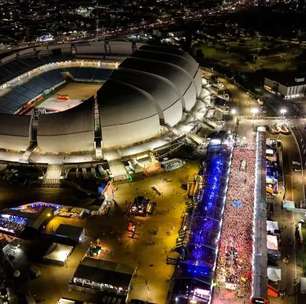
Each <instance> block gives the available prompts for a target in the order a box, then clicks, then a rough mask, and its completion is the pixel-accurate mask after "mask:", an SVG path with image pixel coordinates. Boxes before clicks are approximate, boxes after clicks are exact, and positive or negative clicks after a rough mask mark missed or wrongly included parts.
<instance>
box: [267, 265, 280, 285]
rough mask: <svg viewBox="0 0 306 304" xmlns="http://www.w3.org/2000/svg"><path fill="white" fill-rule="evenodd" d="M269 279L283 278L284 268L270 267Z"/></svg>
mask: <svg viewBox="0 0 306 304" xmlns="http://www.w3.org/2000/svg"><path fill="white" fill-rule="evenodd" d="M267 274H268V279H269V280H270V281H272V282H278V281H280V280H281V279H282V270H281V269H280V268H279V267H268V269H267Z"/></svg>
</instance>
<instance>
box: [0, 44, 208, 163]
mask: <svg viewBox="0 0 306 304" xmlns="http://www.w3.org/2000/svg"><path fill="white" fill-rule="evenodd" d="M115 45H116V46H118V47H119V46H120V47H119V49H118V52H119V50H120V52H119V53H124V50H123V49H122V50H121V46H122V45H121V44H114V46H115ZM82 47H83V46H80V47H78V46H74V48H73V49H72V50H71V49H70V51H71V52H72V54H70V53H69V48H67V49H65V52H67V53H68V54H69V56H70V57H69V60H66V61H65V69H69V71H70V72H71V73H75V74H76V75H79V74H81V75H82V77H83V75H86V74H88V73H89V74H90V75H93V74H92V73H91V72H92V70H93V69H91V70H90V69H89V68H87V71H83V72H82V71H81V68H80V67H75V64H76V63H77V62H76V61H73V60H74V59H75V58H73V57H71V56H73V53H74V52H76V53H77V54H78V53H79V52H80V49H79V48H81V49H82ZM122 47H123V46H122ZM113 49H115V48H112V50H113ZM73 50H74V52H73ZM128 50H130V49H129V47H128ZM85 51H86V53H90V54H91V52H90V51H95V52H93V53H92V54H96V51H97V49H96V45H93V46H91V45H88V46H86V48H85V49H84V50H83V49H82V52H85ZM62 52H64V51H62ZM66 55H67V54H66ZM87 55H88V54H87ZM126 55H128V56H129V57H127V58H126V59H125V60H123V61H122V63H121V64H120V65H119V67H118V68H116V67H117V66H116V67H115V66H113V67H112V68H114V70H113V71H112V73H109V72H108V73H102V72H103V70H102V68H101V71H100V72H101V73H102V74H103V75H100V74H99V75H100V77H102V78H103V82H104V84H103V86H102V87H101V88H100V89H99V90H98V92H97V93H96V96H93V97H91V98H89V99H88V100H86V101H84V102H82V103H80V104H79V105H77V106H75V107H74V108H70V109H68V110H66V111H63V112H58V113H41V114H40V115H39V116H38V118H37V117H35V116H34V115H32V117H31V115H26V116H20V115H18V116H17V115H13V114H16V113H17V112H18V111H17V109H19V108H20V107H22V106H23V104H24V99H23V98H24V97H22V96H30V95H28V89H27V88H31V89H29V91H31V94H32V95H33V94H34V93H33V92H36V91H37V92H41V90H42V85H41V83H43V84H44V87H43V90H44V91H45V90H48V89H47V88H46V87H45V85H46V79H48V81H49V82H48V83H51V85H52V86H53V87H54V86H56V85H57V84H58V83H62V81H63V75H62V74H61V73H62V71H63V70H61V69H59V66H60V64H61V63H60V58H61V57H57V59H56V60H57V61H56V63H48V62H44V64H45V65H44V66H48V69H49V68H50V67H49V66H51V65H52V70H50V69H49V70H47V71H46V72H45V73H48V75H47V74H44V73H43V72H41V74H39V75H38V76H35V77H34V78H32V79H34V80H35V81H34V80H33V81H32V82H30V81H29V80H27V82H25V83H24V84H22V85H20V86H16V87H14V89H13V90H11V91H10V92H9V95H5V98H4V99H3V102H1V100H0V113H1V111H2V112H3V114H1V117H0V118H1V119H0V149H3V150H6V151H8V152H10V151H14V152H19V153H20V152H24V151H31V147H32V144H33V143H34V144H36V143H37V147H36V149H35V155H37V154H38V155H39V156H40V155H44V156H48V155H52V154H53V155H61V154H73V155H76V154H78V153H79V154H80V155H83V154H85V153H87V155H101V156H103V155H104V152H108V151H112V150H116V149H118V148H119V149H120V148H128V147H133V146H134V145H137V144H143V143H146V142H149V141H150V140H154V139H156V138H158V137H159V136H161V135H164V134H165V132H167V130H169V128H172V127H174V126H176V125H177V124H178V123H181V122H182V120H183V119H184V113H188V112H190V111H192V110H193V108H194V106H195V104H196V102H197V98H198V97H199V96H200V93H201V89H202V86H201V70H200V68H199V64H198V63H197V62H196V61H195V60H194V59H193V58H192V57H191V56H190V55H189V54H188V53H186V52H184V51H183V50H181V49H178V48H176V47H170V46H152V45H142V46H140V47H138V49H136V50H135V51H134V52H133V53H131V52H129V51H127V52H126ZM29 56H30V55H29V54H28V53H27V58H26V59H24V60H29V58H28V57H29ZM18 58H19V59H18V60H19V61H20V60H21V58H20V57H18ZM13 59H14V58H13ZM15 60H16V58H15ZM46 60H47V59H46ZM54 60H55V59H54ZM27 62H28V61H27ZM31 62H34V63H35V69H37V68H38V67H39V64H42V63H39V61H38V62H37V59H35V60H32V61H31ZM3 64H5V67H10V66H12V65H16V66H19V65H18V63H17V62H16V61H12V62H11V61H9V62H8V63H3ZM67 64H71V65H72V67H67V66H66V65H67ZM105 64H106V63H105ZM53 66H54V67H53ZM33 67H34V66H33ZM83 68H84V67H83ZM44 69H45V68H44ZM96 70H97V69H96ZM43 71H44V70H43ZM12 72H13V71H12ZM22 72H25V71H20V73H21V74H22ZM27 73H30V72H29V71H27V72H26V74H25V75H28V74H27ZM93 73H94V75H97V72H96V71H94V72H93ZM104 75H105V78H104ZM4 76H5V75H4ZM16 76H17V75H16V74H15V77H16ZM51 76H52V77H51ZM84 77H85V76H84ZM90 77H93V76H90ZM91 79H92V78H91ZM51 80H52V81H51ZM53 80H54V81H53ZM0 82H1V79H0ZM37 86H38V87H37ZM44 91H43V92H44ZM32 95H31V96H30V97H31V98H32V99H33V98H34V99H35V97H34V96H32ZM34 95H35V94H34ZM21 97H22V98H21ZM30 97H29V98H30ZM27 98H28V97H27ZM32 99H31V100H32ZM11 101H12V104H11ZM28 104H29V102H27V103H26V104H25V106H26V107H27V105H28ZM18 113H19V112H18ZM19 114H20V113H19ZM98 150H99V151H98ZM29 153H31V152H29ZM10 155H12V154H10ZM39 156H36V158H37V159H39ZM34 162H35V161H34Z"/></svg>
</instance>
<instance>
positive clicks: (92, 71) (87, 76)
mask: <svg viewBox="0 0 306 304" xmlns="http://www.w3.org/2000/svg"><path fill="white" fill-rule="evenodd" d="M64 72H66V73H67V72H68V73H69V74H70V75H71V76H72V78H74V79H75V80H77V81H105V80H106V79H108V77H109V76H110V74H111V73H112V70H106V69H100V68H92V67H71V68H63V69H56V70H50V71H46V72H44V73H42V74H40V75H38V76H35V77H33V78H31V79H29V81H27V82H26V83H23V84H22V85H18V86H16V87H14V88H13V89H12V90H11V91H9V92H8V93H7V94H4V95H3V96H0V112H1V113H11V114H13V113H15V112H16V111H17V110H18V109H19V108H20V107H21V106H22V105H23V104H25V103H26V102H27V101H30V100H32V99H34V98H35V97H37V96H39V95H40V94H43V93H44V91H46V90H48V89H51V88H54V87H56V86H58V85H60V84H62V83H64V82H65V78H64V75H63V73H64Z"/></svg>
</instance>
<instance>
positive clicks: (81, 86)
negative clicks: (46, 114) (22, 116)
mask: <svg viewBox="0 0 306 304" xmlns="http://www.w3.org/2000/svg"><path fill="white" fill-rule="evenodd" d="M100 87H101V84H100V83H79V82H69V83H67V84H65V85H63V86H62V87H61V88H60V89H59V90H58V91H55V93H54V94H53V95H52V96H50V97H49V98H47V99H46V100H44V101H43V102H42V103H40V104H39V105H38V106H37V108H44V109H46V110H48V111H54V112H61V111H65V110H68V109H70V108H73V107H75V106H77V105H78V104H80V103H81V102H82V100H85V99H87V98H89V97H91V96H93V95H94V94H95V93H96V92H97V90H98V89H99V88H100ZM57 95H67V96H69V99H68V100H58V99H57Z"/></svg>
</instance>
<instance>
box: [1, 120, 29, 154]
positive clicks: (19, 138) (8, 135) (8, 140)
mask: <svg viewBox="0 0 306 304" xmlns="http://www.w3.org/2000/svg"><path fill="white" fill-rule="evenodd" d="M30 121H31V117H30V116H16V115H13V114H0V149H6V150H15V151H16V150H18V151H25V150H26V149H27V148H28V146H29V143H30V138H29V137H30Z"/></svg>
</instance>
